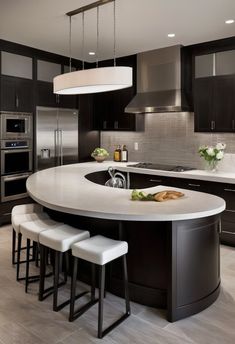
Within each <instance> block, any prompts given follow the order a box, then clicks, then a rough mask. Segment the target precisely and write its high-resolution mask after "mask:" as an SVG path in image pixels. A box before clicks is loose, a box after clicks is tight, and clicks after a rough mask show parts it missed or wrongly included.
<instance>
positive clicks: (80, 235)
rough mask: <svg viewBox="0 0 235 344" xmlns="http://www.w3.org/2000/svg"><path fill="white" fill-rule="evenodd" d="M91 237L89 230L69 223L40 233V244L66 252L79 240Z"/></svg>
mask: <svg viewBox="0 0 235 344" xmlns="http://www.w3.org/2000/svg"><path fill="white" fill-rule="evenodd" d="M89 237H90V233H89V232H88V231H84V230H81V229H77V228H74V227H72V226H69V225H65V224H63V225H61V226H60V227H58V228H56V229H50V230H47V231H43V232H41V233H40V234H39V242H40V244H42V245H44V246H46V247H49V248H52V249H53V250H56V251H59V252H66V251H68V250H69V249H70V248H71V245H72V244H74V243H75V242H77V241H80V240H85V239H87V238H89Z"/></svg>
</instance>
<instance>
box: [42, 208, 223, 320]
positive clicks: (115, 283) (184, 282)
mask: <svg viewBox="0 0 235 344" xmlns="http://www.w3.org/2000/svg"><path fill="white" fill-rule="evenodd" d="M49 214H50V215H51V216H52V217H54V218H55V219H56V220H58V221H63V222H65V223H69V224H71V225H73V226H75V227H77V228H83V229H87V230H89V231H90V233H91V235H97V234H100V235H105V236H107V237H109V238H112V239H119V240H120V239H121V240H125V241H127V242H128V255H127V265H128V275H129V276H128V280H129V283H128V284H129V291H130V298H131V300H133V301H135V302H138V303H140V304H144V305H148V306H151V307H157V308H164V309H166V316H167V320H168V321H170V322H174V321H176V320H179V319H182V318H185V317H187V316H190V315H192V314H195V313H198V312H200V311H202V310H203V309H205V308H206V307H208V306H209V305H211V304H212V303H213V302H214V301H215V300H216V298H217V297H218V295H219V291H220V264H219V259H220V246H219V218H220V216H219V215H218V216H217V215H216V216H210V217H206V218H202V219H194V220H185V221H173V222H154V221H149V222H146V221H113V220H105V219H95V218H91V217H84V216H75V215H70V214H64V213H58V212H55V211H49ZM106 272H107V274H106V289H107V290H108V291H110V292H111V293H114V294H116V295H119V296H121V297H123V295H124V290H123V273H122V264H121V261H119V260H118V259H117V260H115V261H113V262H112V263H111V264H108V265H107V271H106ZM78 278H79V279H80V280H83V281H85V282H88V283H89V281H90V278H91V277H90V266H89V264H88V263H86V262H84V261H82V260H81V261H79V275H78Z"/></svg>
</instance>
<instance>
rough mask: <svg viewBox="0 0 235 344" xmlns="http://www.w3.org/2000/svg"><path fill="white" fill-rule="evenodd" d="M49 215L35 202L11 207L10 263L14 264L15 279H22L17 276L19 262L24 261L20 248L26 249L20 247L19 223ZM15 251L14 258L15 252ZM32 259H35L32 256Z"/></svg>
mask: <svg viewBox="0 0 235 344" xmlns="http://www.w3.org/2000/svg"><path fill="white" fill-rule="evenodd" d="M47 218H49V216H48V215H47V214H46V213H44V212H43V208H42V206H41V205H39V204H37V203H30V204H21V205H17V206H15V207H14V208H13V209H12V214H11V223H12V264H13V265H14V264H16V280H17V281H19V280H22V279H24V278H25V277H23V278H20V277H19V274H20V264H22V263H26V260H23V261H21V259H20V258H21V250H22V249H26V247H22V234H21V232H20V224H22V223H23V222H27V221H32V220H38V219H47ZM16 236H17V249H16ZM16 253H17V256H16V259H15V254H16ZM32 260H35V257H33V259H32Z"/></svg>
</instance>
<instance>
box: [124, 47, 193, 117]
mask: <svg viewBox="0 0 235 344" xmlns="http://www.w3.org/2000/svg"><path fill="white" fill-rule="evenodd" d="M189 109H190V108H189V105H188V102H187V95H186V94H185V92H184V91H183V90H182V88H181V46H180V45H176V46H173V47H169V48H162V49H158V50H151V51H147V52H144V53H140V54H138V55H137V94H136V96H135V97H134V98H133V99H132V101H131V102H130V103H129V104H128V105H127V107H126V108H125V112H128V113H158V112H182V111H189Z"/></svg>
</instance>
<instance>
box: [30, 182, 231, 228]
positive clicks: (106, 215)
mask: <svg viewBox="0 0 235 344" xmlns="http://www.w3.org/2000/svg"><path fill="white" fill-rule="evenodd" d="M171 189H172V188H171ZM177 189H178V188H177ZM195 192H196V191H195ZM28 194H29V196H30V197H31V198H32V199H33V200H34V201H35V202H37V203H39V204H42V205H43V206H44V207H46V208H49V209H52V210H55V211H59V212H62V213H68V214H73V215H80V216H87V217H93V218H97V219H106V220H123V221H159V222H160V221H169V222H170V221H181V220H193V219H199V218H204V217H208V216H213V215H217V214H219V213H222V212H223V211H224V210H225V204H224V205H222V206H221V207H218V208H216V209H214V210H211V211H207V212H206V214H205V212H200V213H199V212H197V213H190V214H188V215H187V214H174V216H172V215H166V214H164V219H163V218H162V215H158V214H157V215H156V216H153V215H151V219H150V220H147V219H146V215H129V214H118V213H113V214H112V213H102V212H96V211H88V210H83V209H82V210H79V209H71V208H67V207H65V206H58V205H55V204H52V203H48V202H46V201H43V200H41V199H38V198H37V197H35V196H34V195H33V194H32V193H31V192H29V191H28ZM215 197H216V196H215ZM119 217H121V218H119Z"/></svg>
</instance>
